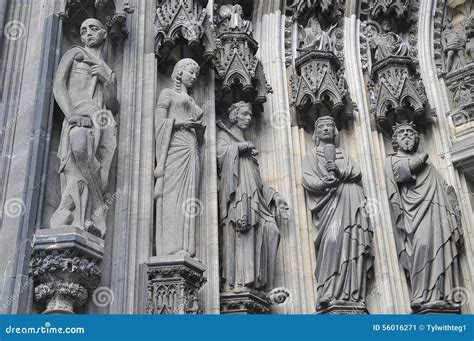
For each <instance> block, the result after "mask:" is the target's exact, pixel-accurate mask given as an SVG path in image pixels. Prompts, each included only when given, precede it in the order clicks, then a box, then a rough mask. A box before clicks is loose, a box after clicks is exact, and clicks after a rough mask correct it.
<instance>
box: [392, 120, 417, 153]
mask: <svg viewBox="0 0 474 341" xmlns="http://www.w3.org/2000/svg"><path fill="white" fill-rule="evenodd" d="M396 134H397V135H396V141H397V145H398V148H399V149H400V150H402V151H404V152H407V153H411V152H413V151H414V150H415V149H416V148H415V146H416V138H417V134H418V133H417V132H416V131H415V130H414V129H413V128H411V127H409V126H402V127H400V128H398V129H397V132H396Z"/></svg>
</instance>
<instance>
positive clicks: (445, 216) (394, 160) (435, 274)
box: [385, 122, 462, 312]
mask: <svg viewBox="0 0 474 341" xmlns="http://www.w3.org/2000/svg"><path fill="white" fill-rule="evenodd" d="M419 142H420V136H419V133H418V131H417V130H416V128H415V126H414V125H413V124H412V123H408V122H404V123H402V124H399V125H396V126H395V127H394V133H393V137H392V144H393V149H394V151H395V154H393V155H391V156H389V157H388V159H387V162H386V165H385V174H386V181H387V190H388V194H389V201H390V206H391V213H392V219H393V224H394V228H395V240H396V246H397V252H398V259H399V262H400V265H401V266H402V268H403V269H404V270H405V272H406V275H407V279H408V281H409V283H410V286H411V307H412V309H413V311H414V312H416V311H419V310H421V309H446V308H457V307H458V302H456V299H457V297H456V295H455V293H456V288H457V287H459V253H460V246H461V243H462V228H461V226H460V223H459V220H458V219H457V216H456V214H457V213H456V211H455V208H454V207H452V202H451V201H450V198H449V195H448V192H447V185H446V183H445V181H444V179H443V177H442V176H441V175H440V174H439V173H438V171H437V170H436V168H435V167H434V166H433V165H431V164H430V163H428V162H427V159H428V154H426V153H423V152H418V144H419Z"/></svg>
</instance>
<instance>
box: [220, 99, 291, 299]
mask: <svg viewBox="0 0 474 341" xmlns="http://www.w3.org/2000/svg"><path fill="white" fill-rule="evenodd" d="M229 119H230V122H231V127H230V128H227V127H226V126H224V124H223V123H222V122H219V128H220V131H219V132H218V134H217V159H218V172H219V177H220V182H219V225H220V228H221V237H222V287H223V288H224V292H234V293H238V292H244V291H245V292H256V293H261V294H262V295H264V296H267V293H268V292H269V291H270V290H271V289H272V288H273V279H274V276H275V266H276V257H277V251H278V246H279V242H280V233H279V231H278V227H277V226H278V225H280V223H281V221H282V220H283V219H287V213H286V212H287V210H288V204H287V202H286V201H285V200H284V199H283V198H282V197H281V195H280V194H279V193H278V192H276V191H275V190H274V189H272V188H269V187H268V186H266V185H265V184H264V183H263V181H262V179H261V177H260V170H259V165H258V160H257V157H256V156H257V154H258V153H257V150H256V149H255V146H254V144H253V143H252V142H250V141H246V139H245V137H244V132H245V131H246V130H247V129H248V128H249V127H250V125H251V120H252V107H251V104H250V103H246V102H238V103H235V104H233V105H232V106H231V107H230V109H229Z"/></svg>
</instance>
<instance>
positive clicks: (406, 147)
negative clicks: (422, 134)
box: [398, 137, 415, 152]
mask: <svg viewBox="0 0 474 341" xmlns="http://www.w3.org/2000/svg"><path fill="white" fill-rule="evenodd" d="M398 146H399V148H400V149H401V150H403V151H404V152H411V151H413V149H415V139H413V138H411V137H405V138H401V139H399V140H398Z"/></svg>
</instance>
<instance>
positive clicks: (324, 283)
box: [302, 116, 373, 313]
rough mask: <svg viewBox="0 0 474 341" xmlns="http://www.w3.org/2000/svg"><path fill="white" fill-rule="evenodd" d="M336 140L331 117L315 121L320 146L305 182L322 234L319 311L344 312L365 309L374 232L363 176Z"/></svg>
mask: <svg viewBox="0 0 474 341" xmlns="http://www.w3.org/2000/svg"><path fill="white" fill-rule="evenodd" d="M337 135H338V131H337V128H336V122H335V120H334V119H333V118H332V117H329V116H326V117H321V118H319V119H318V120H317V121H316V122H315V130H314V135H313V140H314V141H315V142H316V146H315V147H314V148H313V149H311V151H310V152H309V153H307V154H306V155H305V157H304V159H303V182H302V183H303V187H304V188H305V190H306V197H307V203H308V207H309V209H310V210H311V214H312V217H313V224H314V227H315V228H316V230H317V237H316V240H315V247H316V254H317V256H316V257H317V263H316V280H317V282H318V286H317V292H318V302H317V305H316V309H317V310H318V311H325V310H326V309H327V308H329V307H333V306H334V307H336V306H338V307H341V306H343V307H344V306H345V307H346V308H344V309H342V311H340V313H343V312H345V311H346V310H348V307H352V308H354V307H356V311H363V310H364V309H365V298H366V295H367V292H366V290H367V289H366V288H367V279H368V277H369V276H370V274H371V271H372V266H373V255H372V251H371V249H372V236H373V229H372V227H371V224H370V222H369V219H368V214H367V212H366V211H365V202H366V198H365V195H364V192H363V188H362V186H361V184H360V181H361V177H362V175H361V172H360V170H359V167H358V166H357V165H356V164H355V163H354V161H353V160H352V159H351V158H350V157H349V156H348V155H347V154H346V153H345V152H344V151H343V150H342V149H339V148H338V147H337V146H336V143H337V142H336V140H337ZM352 308H351V309H352ZM331 311H332V310H331Z"/></svg>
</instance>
